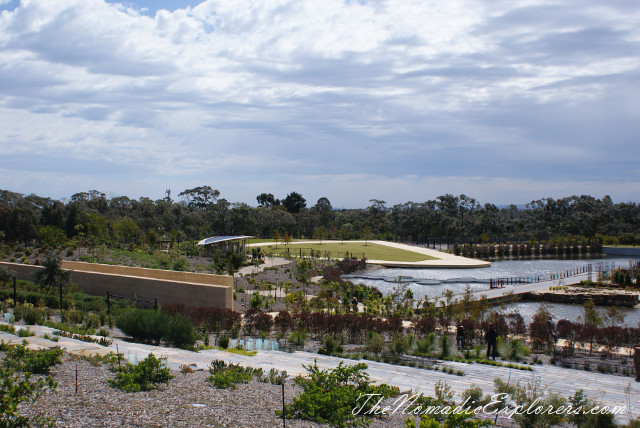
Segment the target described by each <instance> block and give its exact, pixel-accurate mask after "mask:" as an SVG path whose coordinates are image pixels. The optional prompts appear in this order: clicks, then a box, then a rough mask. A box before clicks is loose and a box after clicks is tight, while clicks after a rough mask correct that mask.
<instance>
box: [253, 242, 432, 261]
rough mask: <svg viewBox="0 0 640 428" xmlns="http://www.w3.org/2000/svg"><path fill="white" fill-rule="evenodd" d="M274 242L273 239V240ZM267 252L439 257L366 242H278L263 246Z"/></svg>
mask: <svg viewBox="0 0 640 428" xmlns="http://www.w3.org/2000/svg"><path fill="white" fill-rule="evenodd" d="M272 242H273V241H272ZM261 248H262V249H263V250H264V251H265V252H266V253H267V254H272V255H275V256H277V255H285V254H286V251H287V249H288V250H289V253H290V254H291V255H292V256H296V255H297V256H299V255H300V251H301V250H302V255H304V256H309V255H311V250H313V251H315V252H317V251H319V252H320V257H329V258H332V259H342V258H344V257H345V253H346V252H348V253H349V255H350V256H353V257H357V258H362V257H363V256H364V257H366V258H367V259H369V260H387V261H394V262H419V261H423V260H438V258H437V257H431V256H427V255H424V254H420V253H414V252H413V251H406V250H401V249H398V248H393V247H387V246H386V245H379V244H372V243H368V244H366V245H365V243H364V242H349V241H345V242H344V243H341V242H335V241H333V242H330V241H325V242H322V243H320V242H317V243H314V244H310V243H304V244H296V243H295V242H293V243H291V244H289V245H288V246H286V247H285V246H284V245H283V244H278V248H277V249H276V247H275V245H267V246H263V247H261Z"/></svg>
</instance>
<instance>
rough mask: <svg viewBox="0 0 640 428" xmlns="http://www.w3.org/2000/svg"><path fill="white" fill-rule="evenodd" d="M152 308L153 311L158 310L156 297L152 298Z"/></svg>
mask: <svg viewBox="0 0 640 428" xmlns="http://www.w3.org/2000/svg"><path fill="white" fill-rule="evenodd" d="M153 310H154V311H157V310H158V298H157V297H154V298H153Z"/></svg>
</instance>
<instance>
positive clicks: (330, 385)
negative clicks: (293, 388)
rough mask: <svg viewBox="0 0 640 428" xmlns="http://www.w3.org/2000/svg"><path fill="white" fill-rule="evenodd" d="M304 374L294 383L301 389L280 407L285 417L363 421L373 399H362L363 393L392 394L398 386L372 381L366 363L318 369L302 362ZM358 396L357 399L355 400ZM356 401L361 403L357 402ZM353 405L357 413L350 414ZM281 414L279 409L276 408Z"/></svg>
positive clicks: (342, 422)
mask: <svg viewBox="0 0 640 428" xmlns="http://www.w3.org/2000/svg"><path fill="white" fill-rule="evenodd" d="M303 367H304V368H305V369H306V370H307V372H308V373H307V374H308V377H302V376H298V377H297V378H296V379H295V383H296V385H298V386H299V387H300V388H301V389H302V393H301V394H300V395H298V396H297V397H296V398H295V399H294V401H293V403H291V404H288V405H286V407H285V409H284V411H285V415H286V417H287V418H300V419H306V420H312V421H316V422H319V423H329V424H331V425H333V426H346V425H347V424H349V425H351V424H361V425H362V424H366V421H367V416H365V415H367V411H368V410H370V409H371V408H372V406H373V405H374V404H375V400H369V402H366V403H363V401H362V398H363V397H365V396H366V394H381V395H382V396H385V397H390V396H396V395H397V394H398V389H397V388H395V387H390V386H388V385H386V384H381V385H379V386H376V385H373V384H372V383H371V381H370V380H369V375H368V374H367V373H366V372H365V370H366V369H367V365H366V364H364V363H359V364H355V365H352V366H350V365H346V366H345V365H343V363H342V362H340V364H339V365H338V367H336V368H335V369H328V370H321V369H319V368H318V366H317V364H316V363H315V362H314V364H313V365H309V366H303ZM359 399H360V400H359ZM360 403H363V404H362V405H360ZM354 405H356V406H357V407H358V409H360V412H361V413H358V414H354V413H355V412H353V408H354ZM276 413H279V414H280V415H282V413H281V412H279V411H276Z"/></svg>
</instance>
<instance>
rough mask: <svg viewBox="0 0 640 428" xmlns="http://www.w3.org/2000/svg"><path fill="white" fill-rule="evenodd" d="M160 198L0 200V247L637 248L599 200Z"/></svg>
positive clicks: (630, 211) (635, 212)
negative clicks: (239, 241) (360, 243)
mask: <svg viewBox="0 0 640 428" xmlns="http://www.w3.org/2000/svg"><path fill="white" fill-rule="evenodd" d="M178 196H179V200H173V199H171V197H170V196H167V197H166V198H163V199H158V200H155V201H154V200H152V199H150V198H147V197H141V198H139V199H130V198H129V197H127V196H115V197H110V198H108V197H106V195H105V194H104V193H102V192H99V191H96V190H91V191H88V192H81V193H76V194H74V195H72V196H71V198H70V199H68V200H55V199H52V198H48V197H43V196H38V195H35V194H30V195H23V194H20V193H16V192H11V191H8V190H0V241H3V242H23V243H29V242H32V241H33V240H37V241H38V242H40V243H41V244H45V245H49V246H52V247H55V246H58V245H61V244H63V243H65V242H66V241H67V240H70V239H77V240H85V241H88V242H89V243H90V244H108V245H140V244H148V245H149V246H153V245H155V244H157V242H158V241H160V240H167V241H181V240H185V239H186V240H198V239H202V238H204V237H208V236H215V235H251V236H256V237H263V238H272V237H273V236H275V235H279V236H283V235H284V234H285V233H286V234H288V235H290V236H291V237H293V238H316V239H318V238H319V239H372V238H373V239H384V240H398V241H405V242H419V243H425V242H438V241H439V242H443V243H449V244H453V243H479V244H482V243H504V242H531V241H538V242H542V241H548V240H554V239H555V240H567V239H570V240H574V241H575V242H576V243H578V244H581V243H587V244H590V243H591V242H593V240H594V239H595V240H597V241H598V242H600V243H604V244H605V245H606V244H638V243H640V206H639V205H638V204H637V203H635V202H628V203H627V202H620V203H613V201H612V200H611V198H610V197H609V196H605V197H603V198H602V199H596V198H594V197H592V196H587V195H581V196H569V197H564V198H560V199H553V198H546V199H539V200H536V201H531V202H530V203H528V204H526V206H524V207H518V206H516V205H510V206H508V207H501V208H498V207H497V206H496V205H494V204H491V203H485V204H484V205H482V204H480V203H479V202H478V201H476V199H474V198H471V197H468V196H466V195H459V196H454V195H450V194H446V195H442V196H438V197H437V198H435V199H434V200H428V201H425V202H406V203H403V204H397V205H393V206H388V205H387V203H386V202H385V201H383V200H378V199H371V200H370V201H369V203H370V205H369V206H368V207H366V208H361V209H335V208H334V207H333V206H332V205H331V202H330V201H329V199H328V198H326V197H322V198H320V199H318V201H317V202H316V203H315V204H314V205H312V206H307V201H306V200H305V198H304V197H303V196H302V195H301V194H300V193H297V192H295V191H294V192H291V193H289V194H288V195H286V197H284V198H282V199H277V198H276V197H274V195H273V194H270V193H262V194H260V195H258V196H257V197H256V200H257V202H258V206H257V207H253V206H250V205H248V204H246V203H231V202H229V201H228V200H226V199H224V198H221V197H220V192H219V191H218V190H216V189H213V188H212V187H211V186H200V187H196V188H193V189H186V190H184V191H183V192H181V193H180V194H179V195H178Z"/></svg>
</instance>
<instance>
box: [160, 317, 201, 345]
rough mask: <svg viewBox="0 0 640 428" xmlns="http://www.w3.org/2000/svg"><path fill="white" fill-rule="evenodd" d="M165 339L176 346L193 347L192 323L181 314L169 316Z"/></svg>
mask: <svg viewBox="0 0 640 428" xmlns="http://www.w3.org/2000/svg"><path fill="white" fill-rule="evenodd" d="M166 340H167V341H168V342H169V343H171V344H172V345H173V346H175V347H178V348H193V344H194V343H195V342H196V334H195V332H194V330H193V324H191V322H190V321H189V320H188V319H186V318H185V317H183V316H182V315H177V316H175V317H171V320H170V324H169V331H168V332H167V336H166Z"/></svg>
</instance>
